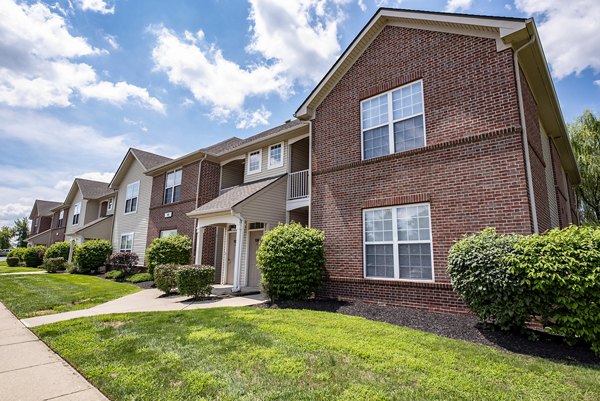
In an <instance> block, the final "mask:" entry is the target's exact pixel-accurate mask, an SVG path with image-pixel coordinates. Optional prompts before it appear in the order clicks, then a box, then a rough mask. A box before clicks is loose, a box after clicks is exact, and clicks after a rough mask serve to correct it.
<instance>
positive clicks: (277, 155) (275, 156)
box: [269, 143, 283, 169]
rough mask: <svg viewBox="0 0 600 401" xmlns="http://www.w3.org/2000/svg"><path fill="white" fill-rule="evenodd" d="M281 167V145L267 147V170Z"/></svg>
mask: <svg viewBox="0 0 600 401" xmlns="http://www.w3.org/2000/svg"><path fill="white" fill-rule="evenodd" d="M281 166H283V143H278V144H277V145H271V146H269V169H272V168H277V167H281Z"/></svg>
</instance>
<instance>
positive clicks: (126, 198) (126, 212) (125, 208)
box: [123, 181, 141, 214]
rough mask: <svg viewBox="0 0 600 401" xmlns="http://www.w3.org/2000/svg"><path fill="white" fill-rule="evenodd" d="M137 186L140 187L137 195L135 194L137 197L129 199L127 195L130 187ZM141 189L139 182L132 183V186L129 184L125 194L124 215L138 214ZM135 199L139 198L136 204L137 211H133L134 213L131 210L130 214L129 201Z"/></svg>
mask: <svg viewBox="0 0 600 401" xmlns="http://www.w3.org/2000/svg"><path fill="white" fill-rule="evenodd" d="M135 184H137V186H138V190H137V194H135V196H134V197H132V198H128V197H127V193H128V192H129V187H130V186H132V185H135ZM140 189H141V185H140V182H139V181H135V182H132V183H130V184H127V189H126V192H125V203H124V205H123V214H134V213H137V211H138V209H139V208H140ZM134 198H137V201H136V202H135V210H133V211H132V210H130V211H129V212H128V211H127V201H128V200H132V199H134Z"/></svg>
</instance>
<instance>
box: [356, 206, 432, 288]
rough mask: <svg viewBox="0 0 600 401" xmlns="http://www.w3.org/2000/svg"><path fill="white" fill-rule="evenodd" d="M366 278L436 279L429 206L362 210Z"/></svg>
mask: <svg viewBox="0 0 600 401" xmlns="http://www.w3.org/2000/svg"><path fill="white" fill-rule="evenodd" d="M363 230H364V237H363V241H364V265H365V272H364V273H365V277H369V278H390V279H404V280H433V256H432V244H431V218H430V211H429V204H428V203H422V204H416V205H406V206H397V207H389V208H378V209H366V210H364V211H363Z"/></svg>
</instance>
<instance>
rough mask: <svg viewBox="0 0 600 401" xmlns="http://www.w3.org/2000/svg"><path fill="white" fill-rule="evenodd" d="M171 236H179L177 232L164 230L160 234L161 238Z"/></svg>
mask: <svg viewBox="0 0 600 401" xmlns="http://www.w3.org/2000/svg"><path fill="white" fill-rule="evenodd" d="M171 235H177V230H162V231H161V232H160V238H165V237H170V236H171Z"/></svg>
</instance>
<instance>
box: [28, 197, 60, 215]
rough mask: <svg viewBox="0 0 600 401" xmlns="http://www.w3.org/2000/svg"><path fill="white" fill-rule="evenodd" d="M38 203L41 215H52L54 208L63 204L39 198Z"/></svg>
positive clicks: (38, 210)
mask: <svg viewBox="0 0 600 401" xmlns="http://www.w3.org/2000/svg"><path fill="white" fill-rule="evenodd" d="M35 203H36V205H37V212H38V215H39V216H50V215H52V209H54V208H55V207H57V206H59V205H62V203H61V202H54V201H47V200H40V199H37V200H36V201H35Z"/></svg>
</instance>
